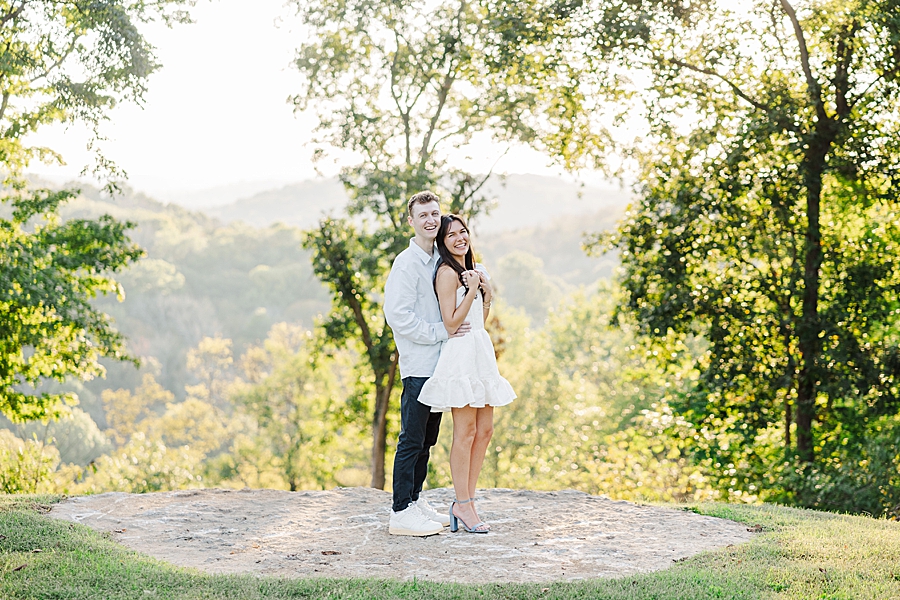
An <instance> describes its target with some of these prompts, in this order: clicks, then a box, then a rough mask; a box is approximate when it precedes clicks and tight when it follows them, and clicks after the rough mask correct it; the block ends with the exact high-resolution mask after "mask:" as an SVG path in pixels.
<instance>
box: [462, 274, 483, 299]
mask: <svg viewBox="0 0 900 600" xmlns="http://www.w3.org/2000/svg"><path fill="white" fill-rule="evenodd" d="M463 281H465V283H466V287H467V288H469V293H470V294H474V293H475V292H474V291H473V290H477V289H478V284H480V283H481V274H480V273H479V272H478V271H474V270H473V271H463Z"/></svg>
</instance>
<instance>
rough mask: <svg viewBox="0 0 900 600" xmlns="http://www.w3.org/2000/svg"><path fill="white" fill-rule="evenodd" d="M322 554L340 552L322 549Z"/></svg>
mask: <svg viewBox="0 0 900 600" xmlns="http://www.w3.org/2000/svg"><path fill="white" fill-rule="evenodd" d="M322 554H325V555H334V554H340V552H338V551H337V550H322Z"/></svg>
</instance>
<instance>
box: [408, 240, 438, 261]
mask: <svg viewBox="0 0 900 600" xmlns="http://www.w3.org/2000/svg"><path fill="white" fill-rule="evenodd" d="M409 247H410V248H412V249H413V254H415V255H416V256H418V257H419V260H421V261H422V262H423V263H425V264H426V265H427V264H428V263H430V262H431V261H432V260H434V255H435V249H434V248H433V247H432V249H431V254H428V253H427V252H425V251H424V250H422V247H421V246H419V245H418V244H417V243H416V238H412V239H411V240H409Z"/></svg>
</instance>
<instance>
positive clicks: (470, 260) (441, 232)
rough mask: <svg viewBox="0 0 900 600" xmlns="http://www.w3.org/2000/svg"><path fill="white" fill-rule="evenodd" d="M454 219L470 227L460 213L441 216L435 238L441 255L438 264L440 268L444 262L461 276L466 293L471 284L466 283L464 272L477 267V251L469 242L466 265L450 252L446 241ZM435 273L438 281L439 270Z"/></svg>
mask: <svg viewBox="0 0 900 600" xmlns="http://www.w3.org/2000/svg"><path fill="white" fill-rule="evenodd" d="M454 221H457V222H458V223H460V224H461V225H462V226H463V228H464V229H465V230H466V231H468V230H469V227H468V226H467V225H466V221H465V220H464V219H463V218H462V217H460V216H459V215H454V214H449V215H444V216H443V217H441V226H440V227H439V228H438V232H437V239H436V240H435V241H436V242H437V250H438V254H439V255H440V257H441V261H440V263H439V264H438V269H440V268H441V265H442V264H444V265H447V266H448V267H450V268H451V269H453V270H454V271H456V276H457V277H459V282H460V283H462V284H463V287H464V288H466V293H468V292H469V286H467V285H466V282H465V280H464V279H463V276H462V274H463V273H464V272H466V271H471V270H473V269H474V268H475V252H474V251H473V250H472V243H471V242H469V250H468V251H467V252H466V256H465V263H466V264H465V266H463V265H461V264H459V263H458V262H456V257H455V256H453V255H452V254H450V250H449V248H447V244H446V243H445V238H446V237H447V231H448V230H449V229H450V225H451V224H452V223H453V222H454ZM434 275H435V281H436V280H437V279H436V278H437V270H435V272H434Z"/></svg>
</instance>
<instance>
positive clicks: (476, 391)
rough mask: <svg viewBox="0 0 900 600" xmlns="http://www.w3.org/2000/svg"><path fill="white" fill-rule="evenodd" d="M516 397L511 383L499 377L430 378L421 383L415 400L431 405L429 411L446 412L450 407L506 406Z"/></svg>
mask: <svg viewBox="0 0 900 600" xmlns="http://www.w3.org/2000/svg"><path fill="white" fill-rule="evenodd" d="M515 399H516V393H515V392H514V391H513V389H512V386H511V385H510V384H509V382H508V381H507V380H506V379H505V378H503V377H502V376H499V375H498V376H497V377H491V378H477V377H467V376H460V377H432V378H430V379H429V380H428V381H426V382H425V385H424V386H423V387H422V392H421V393H420V394H419V402H421V403H422V404H424V405H426V406H430V407H431V412H448V411H449V410H450V409H451V408H462V407H464V406H471V407H472V408H484V407H485V406H506V405H507V404H509V403H510V402H512V401H513V400H515Z"/></svg>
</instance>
